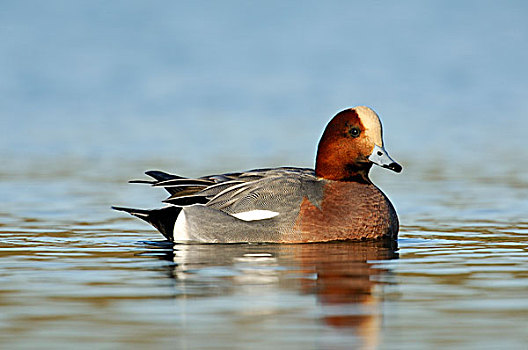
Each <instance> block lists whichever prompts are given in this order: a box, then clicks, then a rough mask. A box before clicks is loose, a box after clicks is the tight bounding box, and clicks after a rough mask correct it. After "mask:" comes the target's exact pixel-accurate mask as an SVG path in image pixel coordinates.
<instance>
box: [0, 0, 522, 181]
mask: <svg viewBox="0 0 528 350" xmlns="http://www.w3.org/2000/svg"><path fill="white" fill-rule="evenodd" d="M527 7H528V6H527V5H526V4H525V3H524V2H523V1H506V2H497V1H464V2H458V1H442V2H438V1H403V2H389V1H371V2H353V1H331V2H329V3H327V2H324V3H323V2H319V1H305V2H304V1H303V2H302V3H299V2H296V1H266V2H260V3H259V2H247V1H222V2H220V1H218V2H215V1H193V2H175V1H159V2H156V3H150V2H144V1H112V2H107V1H89V2H80V1H46V2H40V1H11V2H3V4H2V8H1V10H0V23H1V24H0V60H1V61H0V76H1V77H2V78H1V79H0V105H1V109H0V122H1V130H2V131H1V133H2V137H1V138H0V157H1V159H2V162H3V164H4V166H3V167H2V168H4V170H2V173H5V172H6V170H5V169H6V168H13V167H15V168H16V167H20V166H24V167H26V166H27V167H29V168H32V169H33V171H35V169H36V168H39V171H47V169H49V167H50V166H52V164H50V163H53V162H56V161H58V160H59V159H68V160H69V162H70V161H75V162H79V163H86V162H90V164H91V165H92V166H96V167H97V166H100V165H101V164H102V163H105V162H110V161H111V163H112V164H113V165H115V166H119V164H122V163H123V162H125V161H129V160H132V161H134V162H136V161H138V160H140V161H141V162H142V163H144V164H141V165H148V166H154V167H155V166H163V167H165V168H166V170H172V171H179V169H183V170H186V171H187V173H190V175H196V174H198V173H199V171H200V170H212V171H222V170H228V169H231V168H232V167H238V168H244V169H245V168H252V167H259V166H265V165H268V166H274V165H287V164H288V165H290V164H291V165H300V166H313V159H314V155H315V149H316V146H317V142H318V140H319V137H320V135H321V133H322V130H323V128H324V126H325V124H326V122H327V121H328V120H329V119H330V118H331V117H332V116H333V115H334V114H335V113H336V112H338V111H340V110H341V109H344V108H346V107H350V106H355V105H368V106H371V107H372V108H374V109H375V110H376V111H377V112H378V114H379V115H380V116H381V118H382V121H383V123H384V129H385V130H384V131H385V139H386V143H387V147H388V150H389V152H390V153H391V154H392V155H393V157H394V158H395V159H399V160H400V161H401V162H403V163H404V164H405V163H407V162H408V163H414V162H420V163H421V164H420V168H422V167H424V166H431V164H432V163H433V162H437V161H438V160H441V161H442V162H444V163H443V165H442V167H447V168H456V169H459V167H460V166H462V167H464V166H467V167H470V168H473V169H474V171H477V172H488V171H493V168H497V167H499V168H501V171H504V168H503V166H501V165H500V163H502V162H504V161H508V160H512V162H513V163H516V164H518V163H520V162H519V160H520V159H526V155H527V151H526V147H524V145H523V144H522V143H521V142H522V140H523V138H524V134H525V132H526V130H528V128H527V126H528V118H527V117H526V115H527V113H528V70H527V69H526V62H528V49H527V42H528V37H527V36H528V22H527V21H526V14H527V13H528V9H527ZM114 161H115V162H118V163H114ZM226 161H228V162H227V163H226ZM34 162H37V163H34ZM39 162H43V163H44V164H40V163H39ZM29 164H32V165H29ZM68 164H70V163H68ZM37 165H38V166H37ZM167 168H168V169H167ZM138 170H140V169H138ZM457 171H458V170H457ZM131 175H133V174H131ZM109 176H111V175H110V174H109Z"/></svg>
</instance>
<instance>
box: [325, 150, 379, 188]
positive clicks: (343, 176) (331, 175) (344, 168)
mask: <svg viewBox="0 0 528 350" xmlns="http://www.w3.org/2000/svg"><path fill="white" fill-rule="evenodd" d="M371 167H372V163H370V162H351V163H343V162H336V161H333V159H331V158H330V159H329V158H327V157H324V156H321V155H319V154H318V155H317V160H316V163H315V175H316V176H318V177H322V178H325V179H327V180H334V181H346V182H359V183H367V184H370V183H372V182H371V181H370V179H369V176H368V174H369V171H370V168H371Z"/></svg>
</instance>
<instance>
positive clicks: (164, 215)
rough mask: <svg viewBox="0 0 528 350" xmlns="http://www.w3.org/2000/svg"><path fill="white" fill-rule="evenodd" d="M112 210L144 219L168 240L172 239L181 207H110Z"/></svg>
mask: <svg viewBox="0 0 528 350" xmlns="http://www.w3.org/2000/svg"><path fill="white" fill-rule="evenodd" d="M112 209H114V210H120V211H124V212H127V213H129V214H130V215H133V216H135V217H138V218H140V219H141V220H145V221H146V222H148V223H149V224H151V225H152V226H154V227H155V228H157V229H158V231H159V232H161V234H162V235H163V236H165V238H167V239H168V240H169V241H171V242H172V241H174V223H175V222H176V218H177V217H178V214H179V213H180V211H181V209H182V208H179V207H175V206H168V207H165V208H161V209H150V210H147V209H133V208H124V207H112Z"/></svg>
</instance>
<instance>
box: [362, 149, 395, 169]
mask: <svg viewBox="0 0 528 350" xmlns="http://www.w3.org/2000/svg"><path fill="white" fill-rule="evenodd" d="M368 159H369V160H370V161H371V162H372V163H374V164H376V165H379V166H380V167H383V168H387V169H390V170H392V171H395V172H397V173H399V172H401V171H402V166H401V165H400V164H398V163H396V162H395V161H394V160H393V159H392V158H391V157H390V156H389V154H388V153H387V151H385V148H383V147H380V146H378V145H375V146H374V150H373V151H372V154H371V155H370V157H369V158H368Z"/></svg>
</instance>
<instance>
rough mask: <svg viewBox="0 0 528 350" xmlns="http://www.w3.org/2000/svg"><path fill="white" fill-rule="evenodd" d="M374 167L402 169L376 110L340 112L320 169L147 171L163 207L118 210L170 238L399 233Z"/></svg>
mask: <svg viewBox="0 0 528 350" xmlns="http://www.w3.org/2000/svg"><path fill="white" fill-rule="evenodd" d="M372 164H377V165H379V166H381V167H384V168H388V169H390V170H393V171H395V172H398V173H399V172H400V171H401V170H402V167H401V166H400V165H399V164H398V163H396V162H395V161H393V160H392V159H391V157H390V156H389V154H388V153H387V151H386V150H385V148H384V147H383V139H382V128H381V122H380V119H379V117H378V115H377V114H376V113H375V112H374V111H373V110H372V109H370V108H368V107H364V106H359V107H355V108H351V109H346V110H344V111H341V112H339V113H338V114H337V115H336V116H335V117H334V118H332V120H331V121H330V122H329V123H328V125H327V126H326V129H325V131H324V133H323V136H322V137H321V140H320V141H319V146H318V150H317V158H316V163H315V170H313V169H303V168H294V167H281V168H273V169H271V168H270V169H257V170H250V171H245V172H238V173H228V174H220V175H208V176H203V177H200V178H197V179H189V178H184V177H180V176H177V175H171V174H167V173H164V172H161V171H148V172H146V174H147V175H149V176H150V177H152V178H153V179H154V180H152V181H148V180H135V181H131V182H134V183H148V184H151V185H153V186H155V187H164V188H165V189H166V190H167V191H168V192H169V193H170V194H171V196H170V197H169V198H168V199H166V200H165V201H164V202H165V203H167V204H168V205H167V206H166V207H164V208H161V209H152V210H143V209H132V208H123V207H113V208H114V209H116V210H121V211H125V212H128V213H130V214H132V215H134V216H136V217H138V218H140V219H143V220H145V221H147V222H148V223H150V224H151V225H152V226H154V227H155V228H157V229H158V230H159V231H160V232H161V233H162V234H163V235H164V236H165V237H166V238H167V239H168V240H169V241H174V242H186V241H193V242H204V243H237V242H276V243H301V242H324V241H335V240H363V239H376V238H382V237H388V238H396V236H397V234H398V226H399V224H398V216H397V215H396V211H395V209H394V207H393V205H392V204H391V202H390V201H389V199H388V198H387V196H385V194H384V193H383V192H381V190H380V189H379V188H378V187H376V186H375V185H374V184H373V183H372V181H371V180H370V179H369V176H368V174H369V171H370V168H371V166H372Z"/></svg>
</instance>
